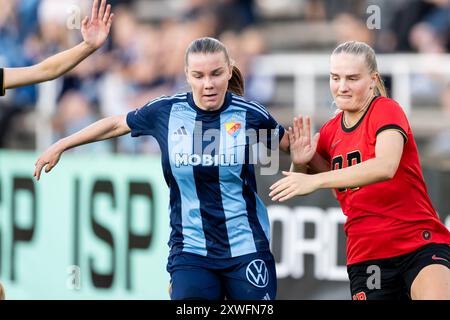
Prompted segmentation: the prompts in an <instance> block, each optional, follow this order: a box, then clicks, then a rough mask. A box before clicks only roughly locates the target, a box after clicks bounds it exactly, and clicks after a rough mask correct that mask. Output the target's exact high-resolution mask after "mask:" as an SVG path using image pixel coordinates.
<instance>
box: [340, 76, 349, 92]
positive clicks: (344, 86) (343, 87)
mask: <svg viewBox="0 0 450 320" xmlns="http://www.w3.org/2000/svg"><path fill="white" fill-rule="evenodd" d="M338 89H339V92H347V91H348V90H349V87H348V83H347V81H346V79H341V80H340V81H339V87H338Z"/></svg>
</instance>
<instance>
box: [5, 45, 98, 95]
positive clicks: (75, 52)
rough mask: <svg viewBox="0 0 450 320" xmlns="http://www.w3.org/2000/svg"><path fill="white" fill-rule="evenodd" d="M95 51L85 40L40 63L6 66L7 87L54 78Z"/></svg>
mask: <svg viewBox="0 0 450 320" xmlns="http://www.w3.org/2000/svg"><path fill="white" fill-rule="evenodd" d="M94 51H95V48H93V47H91V46H89V45H88V44H87V43H85V42H84V41H83V42H81V43H80V44H78V45H77V46H75V47H73V48H71V49H68V50H66V51H63V52H60V53H58V54H56V55H54V56H51V57H49V58H47V59H45V60H44V61H42V62H41V63H39V64H36V65H33V66H30V67H24V68H5V74H4V78H5V79H4V81H5V82H4V83H5V89H11V88H16V87H19V86H24V85H30V84H34V83H39V82H44V81H48V80H53V79H55V78H57V77H59V76H61V75H63V74H64V73H66V72H68V71H70V70H71V69H73V68H74V67H75V66H77V65H78V64H79V63H80V62H81V61H83V60H84V59H86V58H87V57H88V56H89V55H90V54H92V53H93V52H94Z"/></svg>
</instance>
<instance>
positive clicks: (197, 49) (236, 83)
mask: <svg viewBox="0 0 450 320" xmlns="http://www.w3.org/2000/svg"><path fill="white" fill-rule="evenodd" d="M216 52H223V54H224V55H225V59H226V61H227V63H228V65H231V59H230V56H229V54H228V50H227V48H226V47H225V45H224V44H223V43H222V42H220V41H219V40H217V39H214V38H210V37H204V38H199V39H196V40H194V41H192V42H191V44H190V45H189V47H188V48H187V49H186V54H185V56H184V63H185V65H186V66H187V65H188V58H189V55H190V54H191V53H216ZM232 67H233V70H232V72H233V73H232V75H231V78H230V80H229V81H228V91H231V92H233V93H234V94H237V95H239V96H243V95H244V77H243V76H242V73H241V71H240V70H239V68H238V67H236V66H235V65H233V66H232Z"/></svg>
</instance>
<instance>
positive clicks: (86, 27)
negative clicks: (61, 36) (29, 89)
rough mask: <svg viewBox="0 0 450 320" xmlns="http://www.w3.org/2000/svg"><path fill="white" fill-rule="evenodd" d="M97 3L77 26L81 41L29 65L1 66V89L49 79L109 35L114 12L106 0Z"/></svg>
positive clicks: (94, 48) (72, 63)
mask: <svg viewBox="0 0 450 320" xmlns="http://www.w3.org/2000/svg"><path fill="white" fill-rule="evenodd" d="M98 2H99V0H94V2H93V4H92V13H91V17H90V18H89V17H85V18H84V19H83V22H82V26H81V34H82V35H83V42H81V43H80V44H78V45H77V46H75V47H73V48H71V49H69V50H66V51H63V52H61V53H58V54H56V55H54V56H51V57H49V58H47V59H46V60H44V61H42V62H41V63H38V64H35V65H33V66H30V67H24V68H5V69H4V70H3V72H4V74H3V78H4V79H3V89H11V88H16V87H20V86H25V85H30V84H34V83H39V82H43V81H48V80H53V79H55V78H57V77H59V76H61V75H63V74H64V73H66V72H68V71H70V70H71V69H73V68H74V67H75V66H77V65H78V64H79V63H80V62H81V61H83V60H84V59H86V58H87V57H88V56H89V55H90V54H92V53H93V52H94V51H95V50H97V49H98V48H100V47H101V46H102V45H103V44H104V43H105V41H106V39H107V37H108V35H109V32H110V30H111V24H112V20H113V15H114V14H112V13H111V5H109V4H108V5H106V0H101V4H100V7H99V6H98ZM1 91H3V90H1Z"/></svg>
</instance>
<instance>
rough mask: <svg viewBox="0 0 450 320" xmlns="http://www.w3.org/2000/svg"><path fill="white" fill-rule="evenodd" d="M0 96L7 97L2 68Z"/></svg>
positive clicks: (1, 69)
mask: <svg viewBox="0 0 450 320" xmlns="http://www.w3.org/2000/svg"><path fill="white" fill-rule="evenodd" d="M0 86H1V87H0V96H4V95H5V78H4V76H3V68H0Z"/></svg>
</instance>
